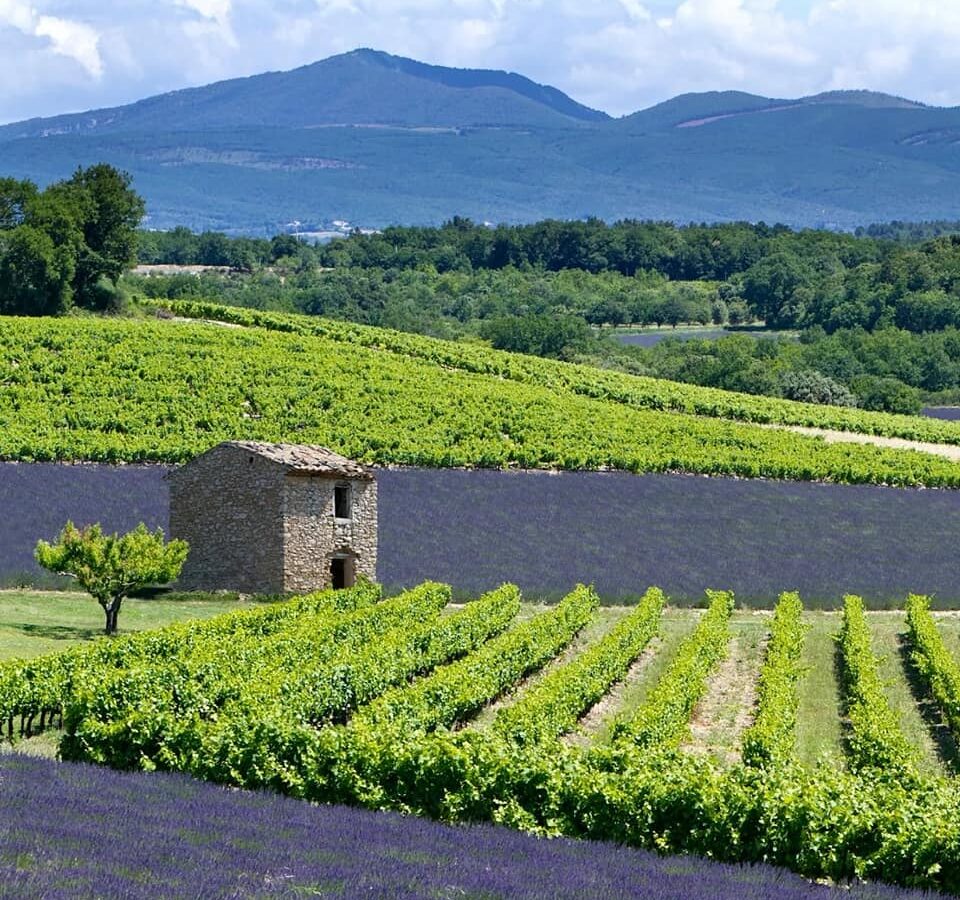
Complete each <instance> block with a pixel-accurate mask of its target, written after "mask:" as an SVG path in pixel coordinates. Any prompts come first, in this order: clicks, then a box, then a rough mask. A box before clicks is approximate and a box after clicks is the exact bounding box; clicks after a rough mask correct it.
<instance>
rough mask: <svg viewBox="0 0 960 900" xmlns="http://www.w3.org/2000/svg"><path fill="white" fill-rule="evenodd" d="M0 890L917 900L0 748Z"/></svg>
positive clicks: (876, 889) (19, 894)
mask: <svg viewBox="0 0 960 900" xmlns="http://www.w3.org/2000/svg"><path fill="white" fill-rule="evenodd" d="M0 793H2V796H3V807H4V814H3V816H2V817H0V897H2V898H36V897H44V898H61V897H62V898H67V897H69V898H76V897H111V898H149V900H153V898H155V897H158V896H163V897H170V898H178V897H189V898H197V897H203V898H221V897H222V898H226V897H274V896H280V897H295V896H311V897H357V896H363V897H373V898H376V897H382V898H398V900H402V898H421V897H423V898H427V897H430V898H437V897H477V898H479V897H483V898H488V900H494V898H531V900H533V898H558V900H560V898H571V900H573V898H583V897H591V898H598V900H603V898H610V900H613V898H632V897H636V898H641V897H652V896H655V897H657V898H661V900H674V898H675V900H686V898H689V897H700V898H710V900H726V898H730V900H753V898H757V900H759V898H780V900H816V898H825V900H828V898H832V897H840V896H844V897H849V898H851V900H867V898H876V900H882V898H891V900H892V898H894V897H905V898H911V897H912V898H921V897H930V898H932V897H933V896H934V895H932V894H926V893H923V892H920V891H915V892H910V891H904V890H902V889H893V888H885V887H880V886H858V887H856V888H854V889H853V890H850V891H843V892H842V894H841V892H840V891H837V890H833V889H831V888H827V887H823V886H820V885H812V884H809V883H807V882H805V881H803V880H802V879H800V878H798V877H797V876H795V875H792V874H791V873H789V872H786V871H783V870H780V869H775V868H772V867H768V866H752V867H743V866H732V865H721V864H718V863H711V862H707V861H705V860H699V859H694V858H692V857H686V858H684V857H658V856H655V855H653V854H650V853H646V852H644V851H641V850H633V849H628V848H624V847H618V846H615V845H612V844H597V843H588V842H580V841H574V840H568V839H556V840H542V839H537V838H534V837H530V836H528V835H523V834H520V833H518V832H515V831H512V830H509V829H506V828H497V827H494V826H480V825H477V826H471V827H453V826H446V825H440V824H437V823H434V822H429V821H426V820H423V819H417V818H412V817H403V816H399V815H396V814H394V813H373V812H367V811H364V810H358V809H349V808H345V807H335V806H314V805H311V804H307V803H304V802H301V801H297V800H291V799H288V798H284V797H280V796H275V795H271V794H253V793H248V792H243V791H229V790H225V789H222V788H218V787H215V786H213V785H209V784H204V783H201V782H197V781H193V780H191V779H188V778H186V777H181V776H176V775H159V774H154V775H147V774H142V773H137V774H134V773H119V772H113V771H110V770H107V769H100V768H96V767H93V766H86V765H76V764H66V763H56V762H53V761H50V760H42V759H37V758H32V757H27V756H20V755H15V754H6V755H4V756H0Z"/></svg>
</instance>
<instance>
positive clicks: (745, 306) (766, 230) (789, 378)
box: [130, 219, 960, 413]
mask: <svg viewBox="0 0 960 900" xmlns="http://www.w3.org/2000/svg"><path fill="white" fill-rule="evenodd" d="M955 225H956V223H953V226H951V223H947V222H943V223H927V224H923V223H921V224H919V225H917V226H907V225H905V224H904V223H892V224H891V225H890V226H887V227H884V226H876V227H875V228H873V229H868V230H867V232H866V233H861V234H859V235H853V234H842V233H835V232H824V231H800V232H796V231H793V230H791V229H788V228H785V227H783V226H775V227H769V226H765V225H749V224H746V223H732V224H726V225H714V226H706V225H691V226H686V227H677V226H674V225H671V224H666V223H654V222H633V221H624V222H618V223H615V224H611V225H607V224H604V223H603V222H600V221H598V220H590V221H586V222H560V221H545V222H541V223H538V224H535V225H525V226H512V227H511V226H500V227H497V228H487V227H484V226H480V225H477V224H475V223H472V222H470V221H469V220H465V219H454V220H451V221H450V222H448V223H446V224H445V225H444V226H442V227H440V228H389V229H386V230H385V231H384V232H383V233H382V234H373V235H362V234H355V235H352V236H350V237H348V238H346V239H344V240H339V241H334V242H332V243H329V244H327V245H324V246H319V247H313V246H310V245H307V244H304V243H301V242H300V241H298V240H297V239H296V237H295V236H293V235H279V236H276V237H274V238H273V239H272V240H270V241H267V240H254V239H249V238H239V239H230V238H228V237H227V236H226V235H223V234H218V233H215V232H206V233H203V234H193V233H191V232H189V231H187V230H185V229H177V230H175V231H172V232H146V233H143V234H142V235H141V249H140V259H141V261H142V262H145V263H179V264H186V263H192V264H206V265H213V266H217V265H219V266H230V267H234V268H235V269H237V270H238V271H235V272H234V273H233V274H232V275H231V276H229V277H225V276H223V275H222V274H219V273H210V274H208V275H206V276H203V277H196V276H194V275H173V276H168V277H151V278H148V279H140V280H136V279H135V280H132V281H131V282H130V284H131V286H132V287H133V288H134V289H135V290H137V291H142V292H144V293H146V294H147V295H149V296H151V297H166V298H168V299H173V298H181V297H191V298H208V299H216V300H219V301H221V302H226V303H231V304H236V305H241V306H248V307H256V308H261V309H272V310H281V311H296V312H305V313H309V314H318V315H324V316H332V317H336V318H341V319H348V320H350V321H355V322H361V323H365V324H373V325H382V326H387V327H391V328H397V329H401V330H405V331H414V332H419V333H423V334H429V335H435V336H439V337H448V338H471V337H473V338H477V337H478V338H481V339H484V340H486V341H489V342H490V343H491V344H492V345H493V346H495V347H499V348H502V349H508V350H515V351H520V352H525V353H532V354H535V355H540V356H550V357H555V358H562V359H577V360H581V361H588V362H593V363H596V364H599V365H602V366H612V367H615V368H619V369H622V370H624V371H628V372H632V373H635V374H647V375H653V376H657V377H663V378H670V379H675V380H679V381H686V382H691V383H695V384H702V385H706V386H710V387H721V388H725V389H728V390H736V391H745V392H749V393H754V394H767V395H771V396H782V397H787V398H792V399H801V400H808V401H814V402H825V403H834V404H841V405H858V406H860V407H863V408H866V409H875V410H887V411H894V412H906V413H916V412H918V411H919V409H920V406H921V403H922V402H923V401H924V400H927V401H930V400H933V401H941V402H943V401H947V402H955V401H956V400H957V399H960V332H958V330H957V328H958V325H960V275H958V273H960V239H958V238H957V237H956V236H954V235H951V234H949V233H948V232H950V231H952V230H953V228H954V227H955ZM935 232H943V234H942V235H941V236H939V237H935V238H930V239H926V240H923V239H922V236H923V235H924V234H927V233H935ZM878 235H882V236H878ZM892 236H902V237H903V239H902V240H893V239H892ZM682 323H699V324H706V323H712V324H714V325H723V326H735V328H740V329H741V330H743V329H744V327H745V326H748V327H747V328H746V330H744V333H740V334H734V335H732V336H728V337H724V338H722V339H720V340H710V341H706V340H689V341H684V342H682V343H681V342H676V341H664V342H662V343H660V344H658V345H657V346H656V347H653V348H651V349H644V348H640V347H627V346H624V345H622V344H621V343H618V342H616V341H614V340H611V339H609V333H610V328H609V327H607V326H624V325H627V324H630V325H634V326H648V325H657V326H663V325H666V326H676V325H678V324H682ZM757 324H759V325H761V326H765V327H766V328H768V329H773V330H774V332H775V333H774V334H773V335H772V337H771V335H770V334H759V335H756V334H753V331H752V330H751V329H753V328H755V327H756V326H757ZM591 325H592V326H594V327H595V330H594V331H591V329H590V328H589V327H588V326H591ZM597 329H599V330H597ZM777 329H780V330H781V331H784V332H785V333H783V334H778V333H776V330H777Z"/></svg>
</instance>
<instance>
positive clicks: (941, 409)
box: [923, 406, 960, 422]
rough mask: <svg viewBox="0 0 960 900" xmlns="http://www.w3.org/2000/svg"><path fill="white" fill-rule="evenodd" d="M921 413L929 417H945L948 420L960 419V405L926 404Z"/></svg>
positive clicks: (955, 420)
mask: <svg viewBox="0 0 960 900" xmlns="http://www.w3.org/2000/svg"><path fill="white" fill-rule="evenodd" d="M923 414H924V415H925V416H929V417H930V418H931V419H945V420H947V421H948V422H957V421H960V406H927V407H924V409H923Z"/></svg>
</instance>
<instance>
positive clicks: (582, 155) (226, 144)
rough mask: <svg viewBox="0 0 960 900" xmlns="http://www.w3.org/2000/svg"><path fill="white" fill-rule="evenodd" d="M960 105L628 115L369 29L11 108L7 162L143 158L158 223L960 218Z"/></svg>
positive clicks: (739, 106) (833, 97)
mask: <svg viewBox="0 0 960 900" xmlns="http://www.w3.org/2000/svg"><path fill="white" fill-rule="evenodd" d="M958 147H960V109H957V108H941V107H932V106H926V105H924V104H921V103H918V102H916V101H912V100H908V99H904V98H901V97H896V96H893V95H889V94H882V93H878V92H872V91H828V92H825V93H821V94H814V95H810V96H807V97H800V98H793V99H785V98H774V97H763V96H759V95H756V94H749V93H745V92H742V91H708V92H701V93H695V94H682V95H679V96H678V97H674V98H671V99H669V100H666V101H664V102H662V103H658V104H655V105H653V106H651V107H648V108H647V109H645V110H639V111H637V112H635V113H632V114H630V115H628V116H623V117H620V118H612V117H610V116H608V115H607V114H606V113H604V112H602V111H599V110H595V109H591V108H590V107H587V106H584V105H583V104H580V103H578V102H577V101H576V100H574V99H572V98H570V97H569V96H567V95H566V94H564V93H563V92H562V91H559V90H558V89H557V88H554V87H551V86H549V85H543V84H538V83H537V82H534V81H532V80H530V79H528V78H526V77H525V76H523V75H520V74H517V73H513V72H504V71H500V70H494V69H456V68H450V67H444V66H434V65H430V64H427V63H422V62H418V61H416V60H412V59H407V58H404V57H399V56H392V55H390V54H387V53H384V52H382V51H378V50H371V49H369V48H362V49H358V50H353V51H350V52H349V53H344V54H340V55H338V56H333V57H329V58H327V59H325V60H319V61H317V62H314V63H310V64H309V65H306V66H301V67H299V68H297V69H293V70H289V71H283V72H268V73H263V74H260V75H253V76H249V77H246V78H235V79H228V80H226V81H220V82H215V83H213V84H210V85H203V86H199V87H193V88H185V89H182V90H179V91H173V92H169V93H166V94H160V95H157V96H154V97H147V98H144V99H143V100H140V101H137V102H135V103H132V104H127V105H125V106H118V107H111V108H105V109H100V110H92V111H89V112H85V113H73V114H67V115H63V116H55V117H50V118H42V119H29V120H24V121H23V122H18V123H11V124H9V125H5V126H0V172H3V174H6V175H11V176H14V177H20V178H31V179H33V180H35V181H37V182H39V183H41V184H44V183H49V182H50V181H54V180H57V179H59V178H63V177H66V176H68V175H69V174H70V172H71V171H73V170H74V169H75V168H76V167H77V166H78V165H89V164H91V163H94V162H99V161H106V162H110V163H112V164H114V165H116V166H118V167H120V168H122V169H125V170H126V171H129V172H130V173H131V174H132V176H133V178H134V183H135V185H136V186H137V188H138V190H140V191H141V192H142V193H143V194H144V196H145V198H146V200H147V204H148V212H149V219H148V220H147V225H148V226H150V227H158V228H166V227H172V226H174V225H187V226H189V227H193V228H200V229H204V228H210V229H216V230H223V231H227V232H231V233H254V234H270V233H275V232H276V231H278V230H281V229H282V227H283V224H284V223H286V222H290V221H294V220H296V221H299V222H301V223H310V225H311V226H315V227H316V229H317V230H322V227H323V223H329V222H332V221H335V220H346V221H349V222H352V223H356V224H360V225H364V226H369V227H380V226H383V225H387V224H392V223H404V224H436V223H437V222H439V221H442V220H444V219H448V218H450V217H452V216H454V215H464V216H468V217H470V218H472V219H474V220H476V221H504V222H519V221H531V220H536V219H543V218H567V219H569V218H581V217H584V216H598V217H600V218H606V219H617V218H655V219H667V220H674V221H722V220H730V219H741V220H749V221H759V220H764V221H773V222H776V221H779V222H784V223H786V224H790V225H795V226H815V227H828V228H851V227H855V226H857V225H863V224H868V223H870V222H874V221H889V220H891V219H901V220H917V219H942V218H956V216H957V210H956V208H955V205H954V203H953V202H952V200H951V198H952V197H956V196H958V195H960V150H958Z"/></svg>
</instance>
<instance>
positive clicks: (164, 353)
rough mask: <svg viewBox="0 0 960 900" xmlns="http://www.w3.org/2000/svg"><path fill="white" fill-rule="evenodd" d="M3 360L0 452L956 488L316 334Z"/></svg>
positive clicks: (807, 444) (93, 327)
mask: <svg viewBox="0 0 960 900" xmlns="http://www.w3.org/2000/svg"><path fill="white" fill-rule="evenodd" d="M451 346H456V345H451ZM438 347H440V348H441V349H442V348H443V347H444V344H443V342H438ZM478 352H483V351H478ZM508 356H509V354H508ZM518 358H519V357H518ZM0 367H4V369H5V371H8V372H9V375H8V376H7V377H5V379H4V381H3V383H2V384H0V459H19V460H39V461H42V460H76V459H85V460H90V461H100V462H115V461H127V462H137V461H158V462H159V461H162V462H183V461H185V460H188V459H190V458H192V457H194V456H195V455H196V454H197V453H199V452H202V451H204V450H207V449H209V447H210V446H212V445H214V444H215V443H217V442H218V441H221V440H235V439H238V438H246V439H261V440H278V439H281V440H282V439H286V440H295V441H297V442H299V443H313V444H321V445H323V446H328V447H330V448H331V449H334V450H336V451H338V452H340V453H343V454H344V455H346V456H349V457H352V458H356V459H361V460H364V461H367V462H372V463H384V464H394V463H395V464H406V465H419V466H431V467H450V466H487V467H503V466H521V467H526V468H544V467H550V468H560V469H598V468H603V467H606V468H611V469H619V470H623V471H632V472H674V471H687V472H696V473H701V474H707V475H714V474H716V475H720V474H728V475H739V476H744V477H756V476H764V477H771V478H782V479H795V480H827V481H838V482H856V483H886V484H898V485H920V484H923V485H928V486H939V487H950V486H960V464H958V463H956V462H953V461H951V460H948V459H945V458H941V457H938V456H934V455H933V454H926V453H918V452H913V451H904V450H892V449H888V448H881V447H872V446H854V445H840V444H826V443H825V442H823V441H821V440H819V439H817V438H814V437H809V436H806V435H801V434H796V433H794V432H790V431H784V430H781V429H764V428H758V427H756V426H753V425H748V424H744V423H742V422H736V421H730V420H727V419H723V418H720V417H712V416H697V415H687V414H681V413H679V412H674V411H662V410H660V409H658V408H657V405H658V404H657V403H656V402H654V401H651V403H650V404H648V405H646V406H645V405H644V404H642V403H638V404H636V405H632V404H629V403H621V402H618V401H615V400H610V399H607V398H604V397H596V398H594V397H591V396H586V395H585V394H584V393H581V392H578V391H575V390H573V389H572V388H569V387H565V386H564V385H563V384H562V383H560V382H556V383H553V382H550V383H543V384H541V383H539V382H537V381H536V380H533V381H523V380H521V381H516V380H511V379H509V378H506V377H504V378H497V377H491V374H492V373H491V374H477V373H473V372H469V371H464V370H461V369H451V368H449V367H445V366H444V364H443V363H442V361H440V359H437V360H433V359H427V358H420V357H410V356H404V355H401V354H399V353H392V352H388V351H385V350H382V349H377V348H376V347H375V346H364V345H361V344H357V343H351V342H349V341H343V340H337V339H335V338H333V337H323V336H314V335H310V334H307V335H301V334H297V333H292V334H285V333H277V332H270V331H266V330H264V329H253V328H250V329H227V328H214V327H209V326H190V325H178V324H173V323H162V322H151V321H142V320H141V321H136V322H131V321H102V320H77V319H62V320H53V321H51V320H44V321H43V322H39V323H38V322H35V321H31V320H25V319H23V320H21V319H11V320H5V321H4V328H3V329H2V330H0ZM598 377H599V376H598ZM118 385H122V390H121V389H120V388H119V387H118ZM745 402H746V401H745Z"/></svg>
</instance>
